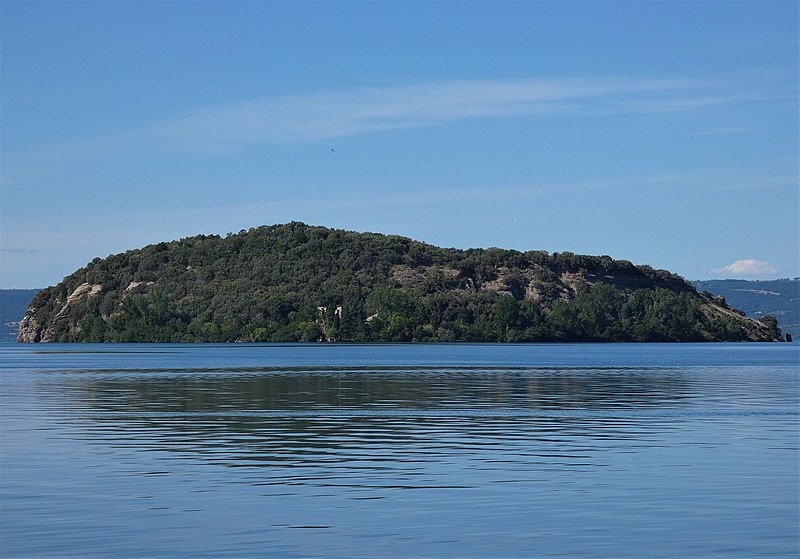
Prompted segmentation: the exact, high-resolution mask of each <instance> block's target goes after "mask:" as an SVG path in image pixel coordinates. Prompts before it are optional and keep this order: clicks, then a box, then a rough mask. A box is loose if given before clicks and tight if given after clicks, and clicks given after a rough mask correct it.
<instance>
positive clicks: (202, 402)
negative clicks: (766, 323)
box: [0, 348, 798, 557]
mask: <svg viewBox="0 0 800 559" xmlns="http://www.w3.org/2000/svg"><path fill="white" fill-rule="evenodd" d="M181 351H183V350H181ZM202 351H207V350H206V349H205V348H203V350H202ZM314 351H316V348H315V349H314ZM370 351H373V350H370ZM378 353H379V352H377V353H376V354H373V355H377V354H378ZM231 354H232V352H231V351H230V350H228V349H227V348H226V349H225V350H224V351H222V352H220V353H213V352H212V353H211V356H212V357H213V359H205V358H198V357H197V354H193V353H191V352H189V353H185V354H183V357H182V359H183V360H184V366H179V365H180V360H176V361H175V362H174V363H172V362H169V363H167V364H166V365H169V366H166V365H165V364H163V363H162V364H161V366H159V364H158V360H153V361H151V360H150V357H148V356H147V355H142V356H140V357H137V358H136V359H132V358H131V359H127V358H125V359H120V361H118V362H117V364H118V365H119V366H114V362H113V360H111V359H108V361H105V360H104V361H103V362H102V363H101V365H102V366H95V367H91V366H90V364H86V365H85V366H84V365H83V364H81V365H78V366H76V365H75V362H74V361H73V359H74V356H73V355H69V356H68V361H66V362H57V363H55V364H54V366H51V367H36V368H33V367H29V368H28V369H26V370H17V371H12V370H6V371H3V375H2V376H0V381H2V383H3V384H2V391H0V399H2V401H1V402H0V403H1V404H2V406H0V413H2V418H3V422H2V425H1V426H2V429H3V437H2V439H0V444H2V445H3V456H2V459H3V476H2V478H0V483H1V484H3V500H2V501H0V506H2V507H3V514H2V516H1V517H0V520H1V521H2V525H3V534H4V543H3V544H2V545H3V548H2V551H3V552H4V554H5V553H8V554H9V555H10V556H13V555H21V556H24V555H26V554H28V555H39V556H49V555H54V554H58V553H64V552H65V550H66V552H67V553H69V554H74V555H80V556H88V555H92V554H96V555H98V556H125V555H127V556H134V557H144V556H165V555H170V556H193V557H196V556H203V554H207V555H216V556H242V557H245V556H249V557H291V556H295V557H301V556H315V557H325V556H327V557H381V556H383V557H409V556H443V557H468V556H480V557H488V556H506V557H531V556H597V555H603V556H628V557H641V556H658V555H659V553H658V551H659V550H663V553H661V554H660V555H661V556H714V555H716V556H719V557H728V556H731V555H734V556H735V555H737V553H733V554H731V553H726V550H727V551H730V549H732V548H736V549H739V550H742V553H738V555H739V556H742V557H747V556H749V557H753V556H767V555H770V554H772V555H775V556H781V554H783V555H784V556H792V555H793V554H794V552H795V551H796V548H797V539H796V525H797V520H798V518H797V516H798V507H797V504H796V499H794V495H796V494H797V490H798V488H797V476H796V471H797V462H798V460H797V456H798V449H797V416H798V412H797V400H798V391H797V384H798V383H797V381H798V378H797V374H796V371H795V370H793V369H792V370H789V369H787V368H785V367H784V368H783V369H781V368H780V367H776V368H769V367H764V366H761V365H759V364H756V365H753V366H750V367H733V368H732V367H717V366H709V367H706V368H703V367H683V366H680V367H679V366H662V365H661V364H658V366H652V365H651V366H639V367H627V366H574V367H564V366H546V367H545V366H537V367H530V366H523V365H520V364H519V362H524V361H525V360H527V359H528V357H529V356H528V355H524V356H523V357H513V355H512V358H509V361H513V362H512V363H509V364H502V365H496V364H492V363H489V362H487V361H488V360H483V361H480V360H476V361H475V362H472V363H459V362H457V361H454V362H449V361H450V358H449V357H448V358H447V359H442V358H440V357H437V359H438V360H439V361H438V362H436V363H430V364H424V365H409V364H407V363H403V364H398V363H397V360H393V361H392V360H390V361H389V363H390V364H388V365H381V364H376V365H365V364H364V362H365V361H368V359H367V358H366V357H365V358H363V359H361V360H359V361H357V364H356V365H353V364H352V363H351V364H348V363H342V364H339V365H331V364H322V363H314V364H311V365H291V366H287V365H275V366H268V367H263V366H251V365H247V364H245V365H241V366H226V365H224V364H223V363H222V362H223V361H226V360H228V358H229V357H230V355H231ZM260 355H261V356H262V357H263V356H264V353H262V354H260ZM298 355H299V356H300V357H302V354H298ZM368 357H369V356H368ZM370 358H372V357H370ZM81 359H83V357H81ZM104 359H105V358H104ZM563 359H565V357H564V356H563V355H560V354H559V355H556V354H554V355H553V356H552V360H553V361H556V360H563ZM376 360H377V359H376ZM431 360H432V361H433V359H431ZM320 361H321V360H320ZM343 361H346V360H344V359H343ZM587 361H588V359H587ZM442 362H447V363H446V364H443V363H442ZM65 365H69V366H65ZM787 496H789V497H787ZM721 542H722V543H724V545H722V544H721Z"/></svg>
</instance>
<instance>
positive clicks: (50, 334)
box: [17, 283, 103, 343]
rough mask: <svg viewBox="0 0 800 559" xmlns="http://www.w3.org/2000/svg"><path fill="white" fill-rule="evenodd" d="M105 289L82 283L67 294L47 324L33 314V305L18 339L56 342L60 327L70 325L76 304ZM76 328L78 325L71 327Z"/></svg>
mask: <svg viewBox="0 0 800 559" xmlns="http://www.w3.org/2000/svg"><path fill="white" fill-rule="evenodd" d="M102 290H103V286H102V285H99V284H90V283H82V284H80V285H79V286H78V287H76V288H75V290H74V291H73V292H72V293H70V294H69V295H68V296H67V299H66V301H64V304H63V305H62V306H61V309H60V310H59V311H58V312H57V313H56V315H55V316H54V317H53V318H52V320H51V321H50V322H49V323H48V324H47V325H43V324H40V323H39V322H38V321H37V320H36V317H35V315H34V314H33V310H34V308H33V305H31V308H30V309H29V310H28V312H27V314H26V315H25V318H23V319H22V322H20V325H19V334H18V335H17V341H18V342H23V343H38V342H54V341H57V340H58V336H57V332H58V331H59V329H60V328H62V327H64V326H67V327H68V328H69V326H68V317H69V315H70V313H71V312H72V310H73V308H74V307H75V305H76V304H77V303H79V302H81V301H83V300H86V299H88V298H90V297H93V296H95V295H97V294H98V293H100V292H101V291H102ZM71 328H72V329H75V328H76V327H75V326H73V327H71Z"/></svg>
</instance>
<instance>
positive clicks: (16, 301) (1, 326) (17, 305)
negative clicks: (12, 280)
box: [0, 289, 41, 342]
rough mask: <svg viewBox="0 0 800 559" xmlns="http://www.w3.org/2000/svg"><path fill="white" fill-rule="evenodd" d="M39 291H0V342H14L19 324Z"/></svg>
mask: <svg viewBox="0 0 800 559" xmlns="http://www.w3.org/2000/svg"><path fill="white" fill-rule="evenodd" d="M39 291H41V290H40V289H0V340H2V341H12V342H13V341H14V340H15V339H16V337H17V333H18V331H19V323H20V321H21V320H22V317H24V316H25V311H27V310H28V305H30V304H31V301H32V300H33V298H34V296H35V295H36V294H37V293H39Z"/></svg>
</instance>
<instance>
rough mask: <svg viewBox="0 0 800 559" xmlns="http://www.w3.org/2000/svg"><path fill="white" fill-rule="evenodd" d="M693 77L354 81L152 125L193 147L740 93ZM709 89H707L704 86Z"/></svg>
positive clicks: (654, 107) (655, 108) (619, 109)
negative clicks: (390, 83) (343, 86)
mask: <svg viewBox="0 0 800 559" xmlns="http://www.w3.org/2000/svg"><path fill="white" fill-rule="evenodd" d="M719 86H720V84H719V83H714V82H712V81H704V80H696V79H629V78H604V79H575V78H573V79H557V80H556V79H552V80H545V79H527V80H473V81H450V82H435V83H422V84H414V85H399V86H384V87H359V88H352V89H345V90H339V91H331V92H325V93H319V94H313V95H296V96H283V97H268V98H263V99H256V100H251V101H244V102H239V103H234V104H224V105H216V106H210V107H203V108H199V109H197V110H195V111H194V112H192V113H190V114H188V115H186V116H183V117H179V118H175V119H172V120H169V121H166V122H162V123H160V124H158V125H157V126H155V127H154V128H153V129H152V132H153V134H154V135H155V136H157V137H160V138H162V139H164V140H167V141H169V142H174V143H177V144H182V145H183V146H184V147H187V148H190V149H193V150H199V151H211V152H213V151H228V150H231V149H235V148H237V147H238V146H240V145H243V144H248V143H254V142H285V141H305V140H324V139H330V138H337V137H345V136H353V135H358V134H364V133H369V132H375V131H381V130H393V129H402V128H412V127H421V126H436V125H442V124H446V123H449V122H455V121H460V120H468V119H480V118H496V117H519V116H530V115H536V114H540V115H551V116H553V115H565V114H580V115H587V114H588V115H602V114H625V113H629V114H630V113H659V112H680V111H692V110H696V109H698V108H702V107H706V106H709V105H717V104H724V103H735V102H740V101H743V100H747V99H749V98H751V97H752V96H748V95H747V94H741V93H740V94H730V93H726V94H717V93H716V92H715V90H717V89H720V87H719ZM709 89H710V90H711V91H709Z"/></svg>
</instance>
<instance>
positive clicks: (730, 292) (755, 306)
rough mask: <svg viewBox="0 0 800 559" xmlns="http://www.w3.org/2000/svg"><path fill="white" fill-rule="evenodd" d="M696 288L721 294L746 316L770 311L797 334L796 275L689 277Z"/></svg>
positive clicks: (799, 300)
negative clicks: (771, 277) (761, 278)
mask: <svg viewBox="0 0 800 559" xmlns="http://www.w3.org/2000/svg"><path fill="white" fill-rule="evenodd" d="M692 285H694V287H695V289H697V290H698V291H708V292H709V293H712V294H714V295H722V296H723V297H725V300H726V301H727V302H728V304H730V305H731V306H733V307H736V308H737V309H741V310H743V311H744V312H745V313H747V316H749V317H750V318H755V319H758V318H761V317H762V316H765V315H772V316H774V317H775V318H776V319H777V320H778V326H779V327H780V328H781V330H782V331H783V332H788V333H790V334H792V335H793V336H795V337H796V338H797V337H798V336H800V278H794V279H779V280H764V281H750V280H732V279H728V280H704V281H693V282H692Z"/></svg>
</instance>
